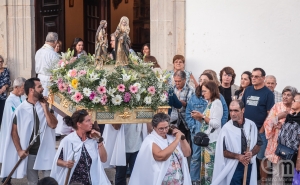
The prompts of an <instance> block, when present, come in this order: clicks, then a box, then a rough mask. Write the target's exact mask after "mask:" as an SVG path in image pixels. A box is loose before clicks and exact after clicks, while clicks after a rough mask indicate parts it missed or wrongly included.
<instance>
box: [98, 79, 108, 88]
mask: <svg viewBox="0 0 300 185" xmlns="http://www.w3.org/2000/svg"><path fill="white" fill-rule="evenodd" d="M106 84H107V80H106V78H103V79H101V81H100V84H99V85H100V86H104V87H106Z"/></svg>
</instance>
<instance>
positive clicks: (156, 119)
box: [151, 112, 170, 127]
mask: <svg viewBox="0 0 300 185" xmlns="http://www.w3.org/2000/svg"><path fill="white" fill-rule="evenodd" d="M164 121H166V122H168V123H170V116H169V115H168V114H165V113H163V112H160V113H157V114H155V115H154V116H153V118H152V121H151V123H152V126H153V127H157V125H158V124H159V123H161V122H164Z"/></svg>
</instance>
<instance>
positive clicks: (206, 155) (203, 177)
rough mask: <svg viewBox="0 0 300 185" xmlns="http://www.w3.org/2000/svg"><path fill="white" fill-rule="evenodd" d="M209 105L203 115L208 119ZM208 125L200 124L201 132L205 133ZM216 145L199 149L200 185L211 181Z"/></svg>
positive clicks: (211, 144) (210, 144)
mask: <svg viewBox="0 0 300 185" xmlns="http://www.w3.org/2000/svg"><path fill="white" fill-rule="evenodd" d="M210 108H211V103H210V104H208V105H207V107H206V109H205V111H204V112H203V115H205V116H206V117H208V118H209V115H210ZM208 128H209V127H208V124H206V123H204V121H203V122H202V127H201V132H205V131H206V130H207V129H208ZM216 143H217V142H212V143H209V145H208V146H207V147H201V171H200V184H201V185H209V184H211V181H212V176H213V171H214V163H215V150H216Z"/></svg>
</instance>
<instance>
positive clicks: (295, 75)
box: [186, 0, 300, 92]
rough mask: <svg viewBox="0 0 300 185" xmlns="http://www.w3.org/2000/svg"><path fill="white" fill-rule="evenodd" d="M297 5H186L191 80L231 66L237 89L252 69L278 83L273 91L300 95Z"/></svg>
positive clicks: (269, 1)
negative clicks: (287, 88) (289, 89)
mask: <svg viewBox="0 0 300 185" xmlns="http://www.w3.org/2000/svg"><path fill="white" fill-rule="evenodd" d="M299 11H300V1H299V0H288V1H283V0H246V1H236V0H227V1H220V0H186V64H187V66H186V68H187V70H190V71H192V72H193V74H194V76H195V77H197V78H198V77H199V75H200V74H201V73H202V72H203V70H205V69H213V70H215V71H216V72H217V73H219V71H220V70H221V69H222V68H223V67H225V66H231V67H232V68H233V69H234V70H235V72H236V74H237V77H236V82H235V84H237V85H239V84H240V75H241V73H242V72H243V71H245V70H249V71H252V69H253V68H255V67H261V68H263V69H265V71H266V73H267V75H268V74H272V75H275V76H276V77H277V84H278V85H277V87H276V90H278V91H280V92H281V91H282V89H283V88H284V87H285V86H287V85H292V86H295V87H297V88H298V90H300V13H299Z"/></svg>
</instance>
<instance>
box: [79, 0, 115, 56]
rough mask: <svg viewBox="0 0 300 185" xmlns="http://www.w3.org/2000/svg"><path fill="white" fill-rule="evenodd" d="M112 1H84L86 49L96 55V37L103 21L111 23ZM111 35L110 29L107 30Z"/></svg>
mask: <svg viewBox="0 0 300 185" xmlns="http://www.w3.org/2000/svg"><path fill="white" fill-rule="evenodd" d="M109 7H110V0H84V48H85V51H86V52H87V53H91V54H94V53H95V36H96V32H97V29H98V26H99V23H100V21H101V20H106V21H107V22H108V23H109V22H110V18H109V17H110V16H108V15H109V14H110V9H109ZM107 33H110V28H109V27H108V28H107Z"/></svg>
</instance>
